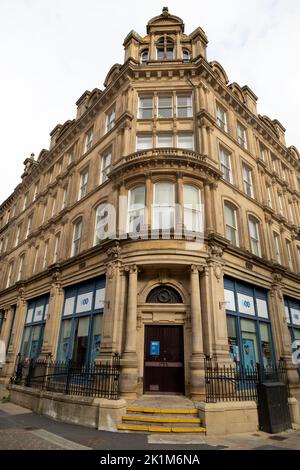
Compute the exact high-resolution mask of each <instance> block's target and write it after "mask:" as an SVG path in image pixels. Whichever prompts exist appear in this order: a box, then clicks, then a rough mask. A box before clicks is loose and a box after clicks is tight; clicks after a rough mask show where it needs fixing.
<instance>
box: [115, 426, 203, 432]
mask: <svg viewBox="0 0 300 470" xmlns="http://www.w3.org/2000/svg"><path fill="white" fill-rule="evenodd" d="M118 429H119V431H144V432H175V433H203V432H205V431H206V429H205V428H167V427H162V426H140V425H136V426H134V425H124V424H118Z"/></svg>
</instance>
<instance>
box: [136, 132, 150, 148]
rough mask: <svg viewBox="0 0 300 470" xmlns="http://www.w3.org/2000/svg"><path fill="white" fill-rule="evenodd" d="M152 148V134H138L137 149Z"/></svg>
mask: <svg viewBox="0 0 300 470" xmlns="http://www.w3.org/2000/svg"><path fill="white" fill-rule="evenodd" d="M150 148H152V135H149V136H148V135H138V136H137V150H146V149H150Z"/></svg>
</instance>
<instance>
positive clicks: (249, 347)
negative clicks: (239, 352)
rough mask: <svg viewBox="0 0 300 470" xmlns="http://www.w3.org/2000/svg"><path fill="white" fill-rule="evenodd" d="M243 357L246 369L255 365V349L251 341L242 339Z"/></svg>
mask: <svg viewBox="0 0 300 470" xmlns="http://www.w3.org/2000/svg"><path fill="white" fill-rule="evenodd" d="M242 341H243V356H244V364H245V367H246V369H247V368H249V369H252V368H253V367H254V366H255V364H256V360H255V349H254V341H253V339H243V340H242Z"/></svg>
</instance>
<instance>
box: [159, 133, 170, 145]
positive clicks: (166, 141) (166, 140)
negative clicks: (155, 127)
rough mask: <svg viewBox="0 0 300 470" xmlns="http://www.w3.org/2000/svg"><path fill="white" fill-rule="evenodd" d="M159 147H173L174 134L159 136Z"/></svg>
mask: <svg viewBox="0 0 300 470" xmlns="http://www.w3.org/2000/svg"><path fill="white" fill-rule="evenodd" d="M157 147H173V136H172V134H168V135H167V134H165V135H164V134H158V135H157Z"/></svg>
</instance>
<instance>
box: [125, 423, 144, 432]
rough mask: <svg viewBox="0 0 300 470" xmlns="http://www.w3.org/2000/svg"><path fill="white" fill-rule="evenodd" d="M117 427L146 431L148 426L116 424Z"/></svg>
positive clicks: (126, 429)
mask: <svg viewBox="0 0 300 470" xmlns="http://www.w3.org/2000/svg"><path fill="white" fill-rule="evenodd" d="M117 428H118V429H119V430H120V431H146V432H147V431H148V430H149V426H134V425H125V424H118V426H117Z"/></svg>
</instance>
